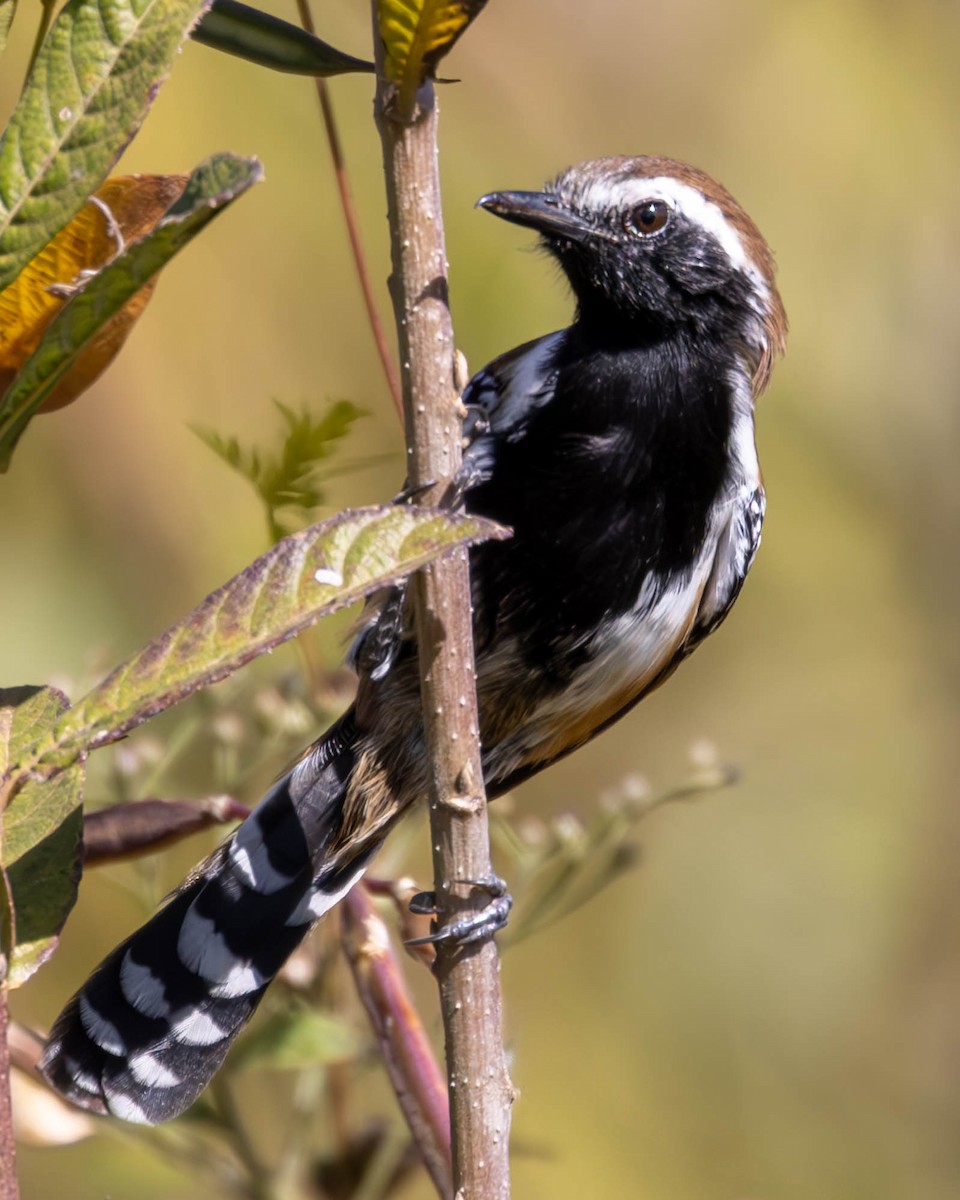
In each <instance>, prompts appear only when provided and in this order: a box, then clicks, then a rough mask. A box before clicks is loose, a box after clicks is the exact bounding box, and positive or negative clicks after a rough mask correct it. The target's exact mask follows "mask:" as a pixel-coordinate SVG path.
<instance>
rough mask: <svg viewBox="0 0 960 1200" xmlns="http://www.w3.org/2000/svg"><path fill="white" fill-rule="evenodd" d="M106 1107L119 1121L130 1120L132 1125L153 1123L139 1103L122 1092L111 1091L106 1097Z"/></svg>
mask: <svg viewBox="0 0 960 1200" xmlns="http://www.w3.org/2000/svg"><path fill="white" fill-rule="evenodd" d="M106 1100H107V1108H109V1109H110V1111H111V1112H112V1113H113V1115H114V1116H115V1117H119V1118H120V1120H121V1121H130V1122H132V1123H133V1124H134V1125H153V1124H154V1122H153V1121H151V1120H150V1118H149V1117H148V1116H147V1114H146V1113H145V1112H144V1111H143V1109H142V1108H141V1107H140V1105H139V1104H138V1103H137V1102H136V1100H133V1099H132V1098H131V1097H130V1096H127V1095H124V1093H122V1092H111V1093H109V1094H108V1095H107V1097H106Z"/></svg>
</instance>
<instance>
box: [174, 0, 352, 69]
mask: <svg viewBox="0 0 960 1200" xmlns="http://www.w3.org/2000/svg"><path fill="white" fill-rule="evenodd" d="M193 40H194V41H195V42H201V43H202V44H203V45H204V46H212V47H213V49H214V50H222V51H224V53H226V54H235V55H236V56H237V57H238V58H245V59H247V60H248V62H253V63H257V64H258V65H259V66H261V67H270V68H271V69H272V70H274V71H288V72H290V73H291V74H293V75H343V74H345V73H346V72H348V71H359V72H364V71H372V70H373V63H371V62H364V60H363V59H360V58H354V57H353V55H351V54H344V53H343V51H341V50H337V49H336V47H334V46H330V45H328V44H327V42H322V41H321V40H320V38H318V37H315V36H314V34H312V33H308V32H307V31H306V30H305V29H301V28H300V26H299V25H291V24H290V22H289V21H281V20H280V18H279V17H272V16H271V15H270V14H269V13H265V12H261V11H260V9H258V8H251V7H250V6H249V5H247V4H238V3H237V0H213V4H212V5H211V7H210V8H209V9H208V10H207V12H206V14H205V15H204V17H203V19H202V20H201V21H200V24H199V25H198V26H197V27H196V29H194V31H193Z"/></svg>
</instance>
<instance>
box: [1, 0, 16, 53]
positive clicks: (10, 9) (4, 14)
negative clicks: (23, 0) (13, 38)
mask: <svg viewBox="0 0 960 1200" xmlns="http://www.w3.org/2000/svg"><path fill="white" fill-rule="evenodd" d="M16 11H17V0H0V54H2V53H3V49H4V47H5V46H6V44H7V34H8V33H9V32H10V26H11V25H12V23H13V14H14V13H15V12H16Z"/></svg>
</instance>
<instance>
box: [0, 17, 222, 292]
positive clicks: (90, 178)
mask: <svg viewBox="0 0 960 1200" xmlns="http://www.w3.org/2000/svg"><path fill="white" fill-rule="evenodd" d="M209 2H210V0H69V3H68V4H67V5H66V7H65V8H64V9H63V11H62V12H61V13H60V15H59V16H58V17H57V19H56V21H55V22H54V24H53V26H52V27H51V29H50V32H49V34H48V35H47V37H46V39H45V41H44V43H43V46H42V47H41V50H40V53H39V55H38V57H37V61H36V64H35V65H34V69H33V71H32V72H31V74H30V79H29V80H28V82H27V86H26V88H25V89H24V92H23V95H22V96H21V98H20V102H19V104H18V105H17V107H16V109H15V110H14V113H13V116H12V117H11V118H10V123H9V124H8V125H7V128H6V129H5V130H4V133H3V135H2V137H0V290H2V289H3V288H5V287H6V286H7V285H8V284H9V283H10V282H11V281H12V280H13V279H15V278H16V276H17V275H18V274H19V273H20V271H21V269H22V268H23V267H24V266H25V265H26V264H27V263H28V262H29V261H30V259H31V258H33V256H34V255H35V254H36V253H37V252H38V251H39V250H40V249H41V248H42V247H43V246H44V245H46V243H47V242H49V241H50V239H51V238H52V237H53V236H54V234H55V233H56V232H57V231H58V230H59V229H61V228H62V227H63V226H64V225H66V223H67V222H68V221H69V220H70V218H71V217H72V216H73V215H74V213H76V212H77V211H78V210H79V209H80V207H81V206H82V205H83V204H84V203H85V201H86V199H87V197H88V196H89V195H90V193H91V192H93V191H94V190H95V189H96V188H97V187H98V186H99V184H100V183H101V182H102V181H103V179H104V178H105V177H106V175H107V173H108V171H109V170H110V168H111V166H112V165H113V164H114V163H115V162H116V160H117V159H118V158H119V157H120V154H121V152H122V151H123V149H124V148H125V147H126V145H127V143H128V142H129V141H130V139H131V138H132V137H133V135H134V134H135V133H136V131H137V129H138V128H139V127H140V123H141V122H142V121H143V118H144V117H145V116H146V114H147V111H148V110H149V108H150V105H151V104H152V103H153V100H154V97H155V96H156V94H157V90H158V88H159V86H160V84H161V83H162V82H163V81H164V79H166V77H167V75H168V74H169V72H170V68H171V66H172V64H173V60H174V58H175V57H176V54H177V51H178V49H179V47H180V44H181V42H183V40H184V38H186V36H187V35H188V34H189V32H190V30H191V28H192V27H193V25H194V23H195V22H196V20H197V18H198V17H199V16H200V14H201V13H202V12H203V11H204V9H205V8H206V7H207V5H208V4H209Z"/></svg>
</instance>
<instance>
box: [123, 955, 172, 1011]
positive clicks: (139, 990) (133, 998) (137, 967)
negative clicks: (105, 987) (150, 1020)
mask: <svg viewBox="0 0 960 1200" xmlns="http://www.w3.org/2000/svg"><path fill="white" fill-rule="evenodd" d="M120 990H121V991H122V992H123V994H124V996H126V998H127V999H128V1000H129V1001H130V1003H131V1004H132V1005H133V1007H134V1008H135V1009H136V1010H137V1012H139V1013H143V1015H144V1016H145V1017H165V1016H167V1015H168V1014H169V1012H170V1005H169V1004H168V1003H167V1000H166V996H165V994H164V986H163V983H162V982H161V981H160V980H159V979H158V978H157V977H156V975H154V973H153V972H152V971H151V970H150V968H149V967H147V966H144V965H143V964H142V963H137V962H134V961H133V959H132V958H131V957H130V951H129V950H128V951H127V952H126V954H125V955H124V956H123V961H122V962H121V964H120Z"/></svg>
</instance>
